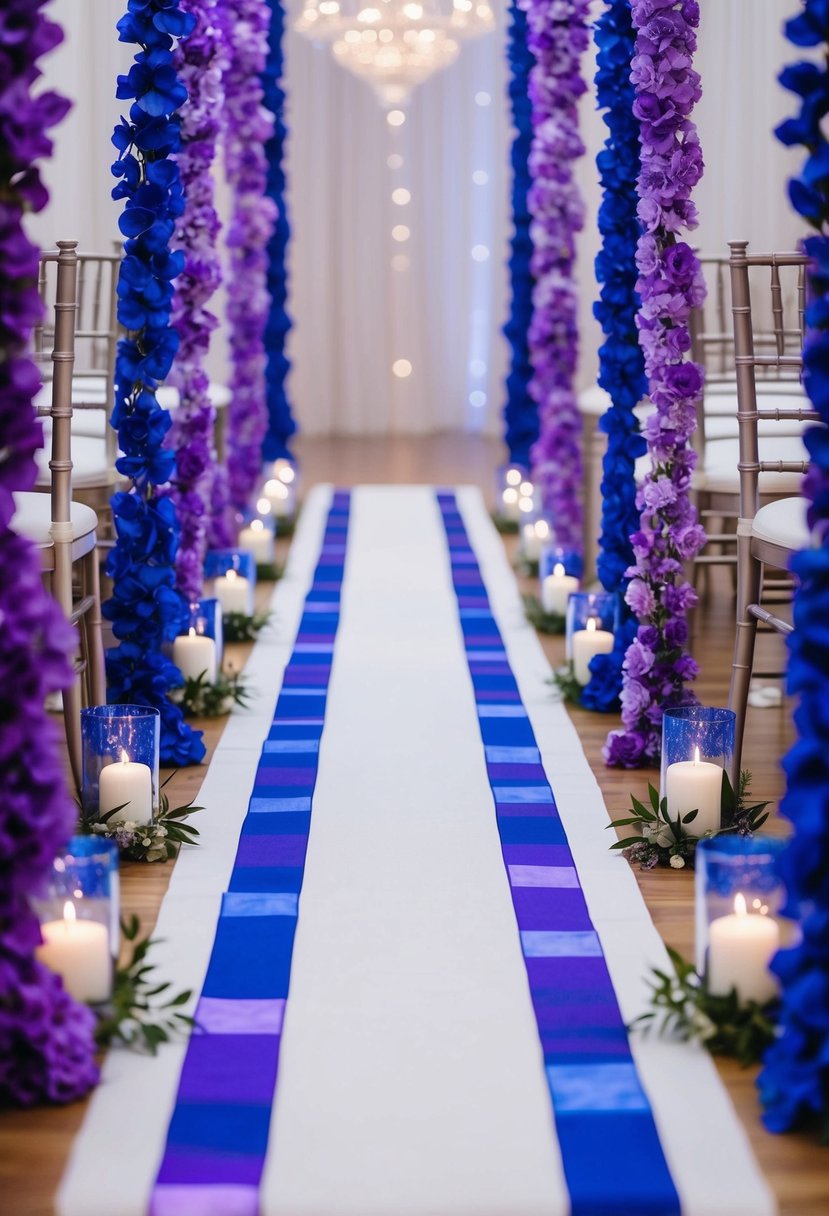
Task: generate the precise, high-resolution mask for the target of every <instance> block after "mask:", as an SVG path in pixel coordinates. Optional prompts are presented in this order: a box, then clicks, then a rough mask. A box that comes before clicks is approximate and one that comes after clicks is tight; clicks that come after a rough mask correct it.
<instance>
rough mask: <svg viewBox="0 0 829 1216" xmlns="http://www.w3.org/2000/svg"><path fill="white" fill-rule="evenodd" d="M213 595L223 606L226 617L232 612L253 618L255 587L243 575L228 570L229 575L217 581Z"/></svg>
mask: <svg viewBox="0 0 829 1216" xmlns="http://www.w3.org/2000/svg"><path fill="white" fill-rule="evenodd" d="M213 593H214V595H215V597H216V599H217V600H218V601H219V603H220V604H221V606H222V613H223V615H224V616H227V615H228V614H229V613H231V612H241V613H242V615H243V616H253V587H252V586H251V583H250V579H247V578H245V576H244V575H243V574H239V573H238V572H237V571H236V570H228V572H227V574H224V575H222V576H221V577H219V578H217V579H216V581H215V583H214V585H213Z"/></svg>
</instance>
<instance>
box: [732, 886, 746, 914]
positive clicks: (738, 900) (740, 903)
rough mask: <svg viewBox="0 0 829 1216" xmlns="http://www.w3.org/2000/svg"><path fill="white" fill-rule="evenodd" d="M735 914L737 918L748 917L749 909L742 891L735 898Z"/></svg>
mask: <svg viewBox="0 0 829 1216" xmlns="http://www.w3.org/2000/svg"><path fill="white" fill-rule="evenodd" d="M734 914H735V916H747V915H748V908H747V907H746V897H745V895H743V893H742V891H738V892H737V894H736V895H735V896H734Z"/></svg>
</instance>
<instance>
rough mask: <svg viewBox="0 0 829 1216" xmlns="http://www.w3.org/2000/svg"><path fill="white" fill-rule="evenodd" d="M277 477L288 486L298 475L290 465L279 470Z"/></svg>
mask: <svg viewBox="0 0 829 1216" xmlns="http://www.w3.org/2000/svg"><path fill="white" fill-rule="evenodd" d="M277 476H278V477H279V480H280V481H284V482H285V484H286V485H290V484H291V482H292V481H293V480H294V478H295V477H296V473H295V472H294V470H293V469H292V468H291V466H290V465H289V464H286V465H284V466H283V467H282V468H281V469H280V470H279V472H278V474H277Z"/></svg>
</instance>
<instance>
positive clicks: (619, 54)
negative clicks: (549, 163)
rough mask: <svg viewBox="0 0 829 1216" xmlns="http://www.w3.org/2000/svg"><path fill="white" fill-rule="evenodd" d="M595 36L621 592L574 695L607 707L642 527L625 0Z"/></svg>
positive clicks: (604, 378)
mask: <svg viewBox="0 0 829 1216" xmlns="http://www.w3.org/2000/svg"><path fill="white" fill-rule="evenodd" d="M595 38H596V45H597V47H598V55H597V63H598V70H597V72H596V97H597V106H598V108H599V109H600V110H604V111H605V114H604V122H605V126H606V127H607V128H608V136H607V139H606V140H605V144H604V147H603V148H602V151H601V152H600V153H599V155H598V157H597V158H596V164H597V167H598V170H599V178H600V181H601V184H602V187H603V190H604V195H603V198H602V203H601V206H600V207H599V216H598V224H599V231H600V232H601V234H602V248H601V250H600V251H599V253H598V255H597V257H596V278H597V280H598V281H599V283H601V284H602V286H601V289H600V291H599V300H598V301H597V302H596V303H595V304H594V305H593V313H594V316H595V317H596V320H597V321H598V322H599V323H600V325H601V327H602V332H603V333H604V335H605V341H604V343H603V344H602V346H601V347H600V348H599V384H600V386H601V387H602V388H603V389H605V390H606V391H607V393H608V394H609V396H610V401H611V404H610V407H609V409H608V410H607V412H606V413H605V414H604V416H603V417H602V419H601V421H600V423H599V425H600V427H601V429H602V430H603V431H604V432H605V434H606V435H607V449H606V451H605V455H604V459H603V461H602V471H603V474H604V475H603V478H602V486H601V490H602V524H601V535H600V537H599V555H598V558H597V562H596V567H597V572H598V575H599V580H600V582H601V584H602V586H603V587H604V588H605V590H606V591H615V592H617V593H618V594H619V599H620V605H621V606H620V624H619V627H618V628H617V630H616V636H615V642H614V647H613V651H612V653H611V654H608V655H600V656H598V657H597V658H596V660H595V661H594V662H593V664H591V671H592V673H593V674H592V676H591V679H590V683H589V684H588V685H587V686H586V687H585V689H584V690H583V692H582V696H581V700H582V704H583V705H584V706H585V707H586V708H587V709H593V710H601V711H602V712H605V713H607V712H611V711H613V710H616V709H618V707H619V693H620V691H621V688H622V663H623V661H624V657H625V654H626V652H627V648H628V646H629V645H630V644H631V642H632V641H633V639H634V637H635V636H636V629H637V621H636V617H635V616H634V615H633V613H632V612H631V610H630V608H629V607H628V606H627V604H626V603H625V602H624V592H625V588H626V587H627V581H628V580H627V577H626V572H627V570H628V568H629V567H630V566H632V565H633V563H634V556H633V545H632V544H631V541H630V537H631V535H632V534H633V533H634V532H636V530H637V529H638V527H639V511H638V509H637V506H636V481H635V478H634V465H635V463H636V459H637V457H638V456H641V455H642V454H643V453H644V451H645V448H646V444H645V439H644V437H643V436H642V435H640V433H639V421H638V419H637V417H636V415H635V414H634V412H633V411H634V409H635V408H636V406H637V405H638V404H639V402H640V401H641V400H642V398H643V397H644V395H645V393H646V392H647V387H648V386H647V379H646V377H645V360H644V356H643V354H642V350H641V348H640V346H639V337H638V332H637V329H636V313H637V310H638V308H639V296H638V294H637V291H636V279H637V277H638V272H637V270H636V260H635V257H636V243H637V241H638V239H639V233H640V225H639V220H638V218H637V215H636V204H637V194H636V179H637V177H638V174H639V168H640V165H639V122H638V120H637V119H636V118H635V117H634V114H633V101H634V97H635V94H634V89H633V85H632V83H631V80H630V61H631V58H632V57H633V52H634V44H635V42H636V34H635V31H634V29H633V21H632V19H631V11H630V4H629V2H628V0H609V2H608V4H607V7H606V8H605V11H604V12H603V13H602V15H601V17H600V18H599V20H598V22H597V23H596V31H595Z"/></svg>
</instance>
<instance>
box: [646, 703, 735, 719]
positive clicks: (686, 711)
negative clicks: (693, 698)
mask: <svg viewBox="0 0 829 1216" xmlns="http://www.w3.org/2000/svg"><path fill="white" fill-rule="evenodd" d="M662 716H663V718H674V719H676V720H678V721H686V722H693V721H694V720H696V721H698V722H706V723H709V724H710V723H712V722H736V721H737V715H736V713H735V712H734V710H733V709H726V708H725V707H724V706H717V705H671V706H670V707H669V708H667V709H664V710H663V711H662Z"/></svg>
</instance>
